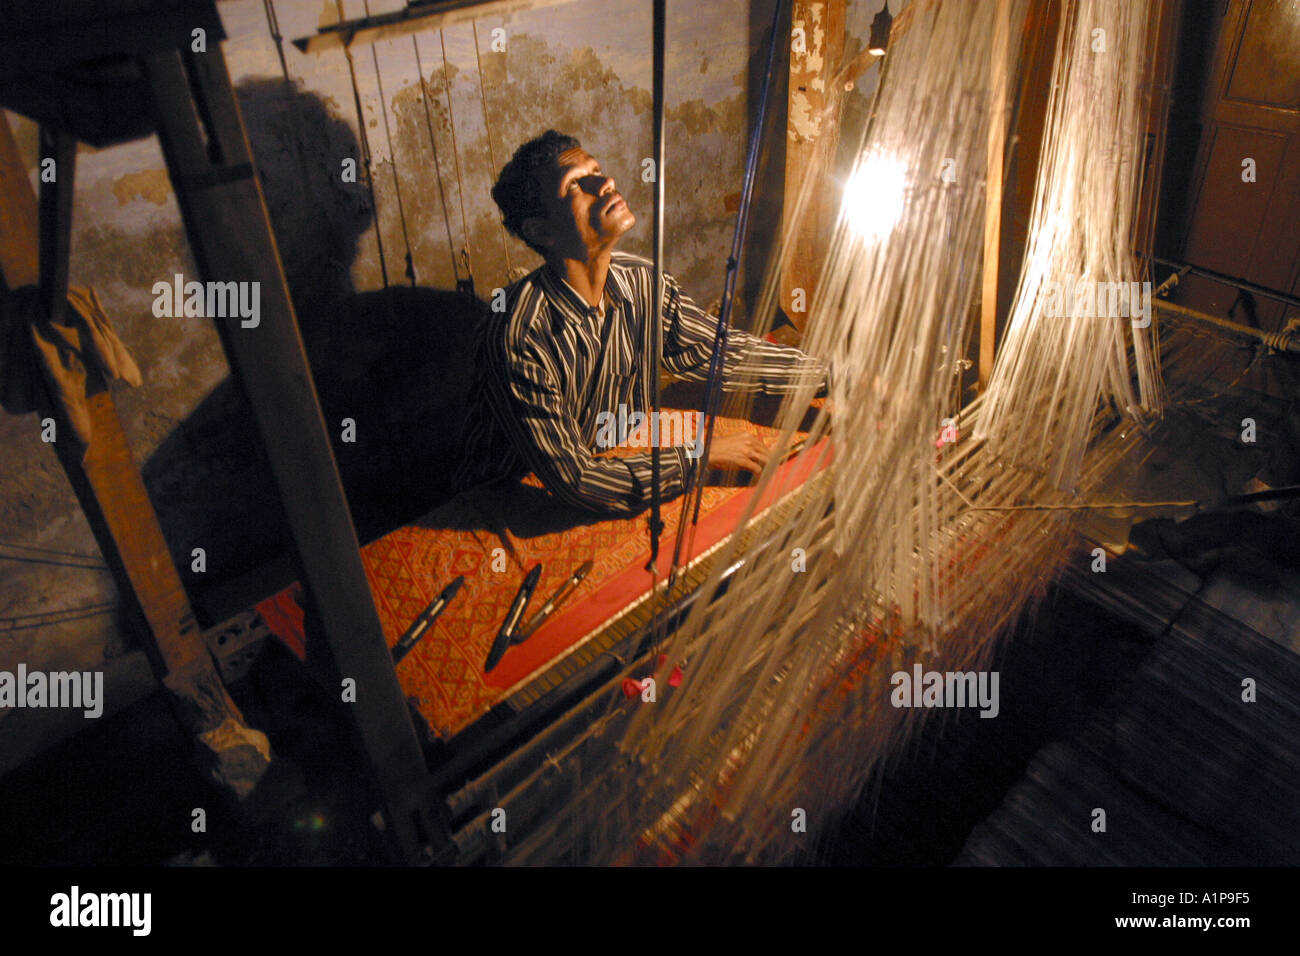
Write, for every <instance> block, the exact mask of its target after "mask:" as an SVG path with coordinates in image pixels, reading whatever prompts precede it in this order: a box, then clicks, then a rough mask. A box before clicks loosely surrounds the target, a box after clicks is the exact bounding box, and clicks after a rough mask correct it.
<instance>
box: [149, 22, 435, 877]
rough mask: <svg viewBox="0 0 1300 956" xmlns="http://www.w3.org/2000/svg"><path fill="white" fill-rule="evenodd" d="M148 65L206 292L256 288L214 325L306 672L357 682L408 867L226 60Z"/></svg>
mask: <svg viewBox="0 0 1300 956" xmlns="http://www.w3.org/2000/svg"><path fill="white" fill-rule="evenodd" d="M144 66H145V73H146V76H147V77H148V80H149V83H150V86H151V88H152V89H153V91H154V97H155V100H156V103H157V107H158V120H159V137H160V139H161V141H162V145H163V152H164V154H165V156H166V158H167V166H168V171H169V173H170V175H171V179H172V183H173V186H174V187H175V190H176V198H177V201H178V203H179V205H180V209H181V214H182V217H183V219H184V222H185V228H186V232H187V234H188V236H189V241H190V248H191V250H192V251H193V253H194V258H195V261H196V262H197V264H198V266H199V270H200V272H201V273H202V275H203V277H204V278H205V279H206V280H209V281H220V282H232V281H233V282H249V283H257V288H258V289H259V303H260V314H259V315H258V316H257V317H256V322H255V323H254V324H250V325H245V323H244V321H243V319H242V318H241V317H240V316H238V315H235V316H230V317H227V318H214V322H215V323H216V326H217V330H218V332H219V334H220V336H221V341H222V345H223V346H224V348H225V351H226V355H227V357H228V358H229V361H230V366H231V368H232V370H233V372H234V375H235V377H236V380H237V381H238V382H239V384H240V387H241V388H242V389H243V392H244V394H245V396H246V397H247V399H248V402H249V405H250V406H251V409H252V412H253V417H254V420H255V421H256V423H257V428H258V432H259V435H260V438H261V441H262V445H263V447H264V449H265V451H266V455H267V459H268V461H269V463H270V466H271V472H272V475H273V478H274V480H275V483H276V486H277V488H278V490H279V495H280V501H281V504H282V506H283V508H284V512H285V516H286V518H287V521H288V524H289V529H290V532H291V534H292V536H293V540H294V545H295V551H296V555H297V559H298V562H299V566H300V568H301V578H300V579H301V580H302V581H303V582H304V584H305V590H306V595H307V599H308V602H309V607H308V619H309V620H310V621H312V622H313V624H314V628H313V631H314V632H319V637H320V638H322V640H312V641H311V643H310V644H309V647H308V660H309V663H311V662H312V661H318V662H319V663H320V664H322V665H323V668H324V670H325V672H326V673H327V674H329V675H331V676H332V678H333V679H334V680H336V681H342V680H350V681H353V682H355V700H353V701H349V702H348V703H349V707H350V709H351V713H352V716H353V719H354V720H355V722H356V727H357V730H358V732H359V735H360V738H361V742H362V744H363V745H364V747H365V749H366V752H367V754H368V755H369V757H370V760H371V763H372V765H373V768H374V771H375V774H376V783H377V785H378V789H379V791H380V793H381V794H382V797H383V801H384V804H385V810H386V811H387V817H388V822H389V825H390V829H389V833H390V836H392V837H393V838H394V841H395V848H396V849H397V850H398V851H399V852H400V853H401V854H402V855H403V857H405V858H406V859H407V860H408V861H411V862H414V861H416V860H419V859H421V858H422V854H423V852H424V847H425V846H426V845H427V843H428V841H429V839H430V835H431V834H433V833H434V832H436V830H437V824H436V821H435V819H434V817H433V815H432V812H431V811H432V804H431V802H430V801H429V799H428V793H427V783H428V774H427V770H426V767H425V764H424V757H423V753H422V751H421V749H420V744H419V741H418V738H417V737H416V733H415V728H414V725H413V724H412V722H411V717H410V714H409V713H408V711H407V706H406V698H405V696H404V695H403V693H402V689H401V685H400V684H399V683H398V680H397V674H396V671H395V670H394V669H393V662H392V655H391V654H390V652H389V650H388V646H387V643H386V642H385V640H384V635H383V631H382V629H381V627H380V623H379V618H378V615H377V614H376V612H375V606H374V601H373V598H372V597H371V593H370V586H369V583H368V581H367V579H366V574H365V568H364V565H363V564H362V561H361V554H360V548H359V545H358V542H357V537H356V531H355V529H354V527H353V524H352V516H351V512H350V510H349V508H348V503H347V499H346V497H345V496H344V492H343V486H342V482H341V481H340V479H339V474H338V469H337V467H336V464H335V460H334V454H333V450H332V448H331V445H330V440H329V435H328V433H327V431H326V425H325V421H324V418H323V415H322V412H321V409H320V404H319V401H318V399H317V395H316V389H315V386H314V384H313V382H312V376H311V369H310V367H309V366H308V363H307V356H306V353H305V351H304V349H303V344H302V339H301V337H300V334H299V331H298V322H297V318H296V317H295V315H294V310H293V305H292V303H291V302H290V298H289V290H288V287H287V285H286V284H285V279H284V272H283V269H282V267H281V264H280V256H279V252H278V251H277V249H276V244H275V239H274V236H273V234H272V232H271V224H270V220H269V218H268V216H267V212H266V205H265V201H264V199H263V196H262V190H261V185H260V183H259V181H258V179H257V176H256V174H255V172H254V169H253V166H252V156H251V153H250V150H249V147H248V142H247V138H246V135H245V133H244V129H243V122H242V119H241V118H240V115H239V108H238V104H237V103H236V100H235V95H234V90H233V89H232V87H231V85H230V77H229V74H228V72H227V70H226V65H225V60H224V57H223V56H222V54H221V51H220V49H219V48H213V47H210V48H209V52H208V53H207V54H206V55H202V56H189V55H187V56H185V57H182V55H181V54H180V53H179V52H170V53H167V54H159V55H156V56H152V57H149V58H147V59H146V60H145V61H144ZM195 97H197V98H199V101H198V102H196V100H195ZM199 123H204V124H205V125H204V127H203V129H204V131H205V132H206V135H207V137H208V142H207V147H208V148H204V142H203V139H202V138H201V137H200V136H199V133H198V126H197V124H199ZM314 636H315V634H313V637H314ZM321 655H324V657H323V658H322V656H321ZM336 686H338V685H337V684H336Z"/></svg>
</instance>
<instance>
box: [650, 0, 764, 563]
mask: <svg viewBox="0 0 1300 956" xmlns="http://www.w3.org/2000/svg"><path fill="white" fill-rule="evenodd" d="M783 5H784V4H783V2H782V0H776V4H775V6H774V7H773V9H772V29H771V34H770V37H769V39H768V46H767V66H766V67H765V68H764V70H763V85H762V89H761V92H760V93H759V98H758V117H757V119H756V120H755V122H754V129H753V130H752V131H751V132H750V136H749V154H748V155H747V156H746V157H745V178H744V184H743V186H742V187H741V191H740V212H739V213H738V214H737V216H736V229H735V232H733V233H732V236H731V255H730V256H728V258H727V272H726V277H725V278H724V280H723V284H722V307H721V308H720V309H718V325H717V332H716V333H715V336H714V339H713V352H712V354H711V355H710V356H709V378H708V386H707V388H706V389H705V393H704V415H705V422H704V424H705V426H706V427H707V430H706V432H705V435H704V449H703V453H702V454H701V455H700V458H699V465H698V466H697V468H696V477H697V479H698V480H697V481H696V486H697V488H698V486H700V485H702V484H703V483H704V472H705V469H706V467H707V463H708V460H709V448H710V446H711V445H712V444H713V429H712V427H711V425H710V423H711V422H712V420H713V419H714V418H715V417H716V416H717V411H718V405H719V404H720V402H721V393H722V387H721V384H722V383H721V378H722V375H721V372H722V356H723V354H724V353H725V352H726V348H727V328H728V324H729V322H730V319H731V303H732V298H733V296H734V293H735V290H736V275H737V273H738V272H739V270H740V253H741V248H742V246H743V245H744V241H745V226H746V225H747V224H748V222H749V207H750V203H751V201H752V200H753V197H754V179H755V178H756V176H757V172H758V151H759V146H760V145H761V144H762V142H763V126H764V123H765V121H766V119H767V100H768V94H769V92H770V91H771V87H772V67H773V64H774V62H775V60H776V35H777V28H778V27H779V26H780V23H781V8H782V6H783ZM699 520H700V495H699V494H698V492H697V494H696V496H695V506H694V511H693V513H692V516H691V523H692V524H695V523H698V522H699ZM685 523H686V522H685V520H684V516H683V521H682V522H681V524H682V525H683V526H684V525H685ZM677 540H678V547H679V548H680V545H681V540H682V534H681V530H680V529H679V531H678V537H677ZM676 563H677V561H676V557H674V561H673V564H674V565H676Z"/></svg>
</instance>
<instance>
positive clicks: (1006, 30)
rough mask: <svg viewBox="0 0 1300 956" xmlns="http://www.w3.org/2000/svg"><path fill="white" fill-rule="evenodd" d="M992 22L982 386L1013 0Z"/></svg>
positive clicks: (990, 346)
mask: <svg viewBox="0 0 1300 956" xmlns="http://www.w3.org/2000/svg"><path fill="white" fill-rule="evenodd" d="M994 16H995V18H996V20H995V22H994V25H993V57H992V69H993V73H992V77H991V80H990V83H989V146H988V164H987V171H986V176H987V185H986V186H985V191H984V196H985V211H984V285H983V296H982V299H981V302H980V353H979V354H980V359H979V380H978V383H979V390H980V391H981V392H982V391H984V389H985V388H987V387H988V384H989V378H990V377H991V376H992V374H993V350H994V347H995V344H996V341H997V322H998V271H999V270H998V266H999V259H1000V254H999V241H1000V239H1001V234H1002V181H1003V180H1002V176H1003V170H1004V168H1005V167H1004V162H1003V161H1004V158H1005V157H1004V144H1005V142H1006V133H1007V121H1006V114H1007V85H1008V80H1007V48H1008V46H1009V43H1010V33H1011V0H998V8H997V12H996V13H995V14H994Z"/></svg>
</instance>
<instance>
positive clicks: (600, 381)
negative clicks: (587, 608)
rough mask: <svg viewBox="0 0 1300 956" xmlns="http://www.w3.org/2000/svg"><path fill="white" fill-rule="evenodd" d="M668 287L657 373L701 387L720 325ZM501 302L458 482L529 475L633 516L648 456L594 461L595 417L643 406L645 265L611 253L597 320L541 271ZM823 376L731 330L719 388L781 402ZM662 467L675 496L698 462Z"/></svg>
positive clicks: (798, 357)
mask: <svg viewBox="0 0 1300 956" xmlns="http://www.w3.org/2000/svg"><path fill="white" fill-rule="evenodd" d="M664 288H665V296H664V328H663V368H664V370H665V371H667V372H669V373H671V374H673V375H675V376H678V377H680V378H684V379H687V380H689V381H697V382H703V381H705V380H707V378H708V372H709V356H710V354H711V352H712V349H713V338H714V333H715V330H716V326H717V320H716V319H714V318H713V317H712V316H710V315H709V314H708V313H707V312H705V311H704V310H702V309H701V308H700V307H699V306H697V305H696V304H695V303H694V302H692V301H691V299H690V297H689V296H687V295H686V294H685V293H684V292H682V290H681V288H680V287H679V286H678V284H677V283H676V281H675V280H673V278H672V277H671V276H668V275H665V276H664ZM505 303H506V307H505V309H504V310H503V311H501V312H493V313H492V314H491V317H490V318H489V319H488V320H487V321H485V322H484V324H483V326H482V327H481V329H480V330H479V338H478V343H477V363H476V364H477V372H476V381H475V389H474V394H473V396H472V399H471V408H470V413H469V416H468V418H467V419H466V422H465V430H464V432H463V436H462V452H463V457H462V459H461V466H460V470H459V473H458V475H457V485H458V486H459V487H461V488H468V487H473V486H475V485H479V484H483V483H486V482H489V481H493V480H496V479H501V478H518V477H519V476H521V475H523V474H525V473H527V472H528V471H532V472H534V473H535V474H536V475H537V477H538V478H539V479H541V482H542V484H543V485H544V486H545V487H546V489H547V490H548V491H549V492H550V493H551V494H553V495H554V496H555V497H557V498H559V499H560V500H562V501H564V502H567V503H568V504H571V505H574V506H576V507H579V508H582V509H585V510H588V511H599V512H604V513H612V514H635V513H636V512H639V511H641V510H643V509H644V508H646V507H648V506H649V504H650V499H651V488H652V483H651V477H650V475H651V472H650V453H649V452H646V453H644V454H636V455H631V456H629V457H623V458H608V457H600V458H598V457H596V453H597V451H599V450H600V449H598V448H597V432H598V430H599V426H600V424H601V422H600V421H599V420H598V418H599V419H603V420H604V421H605V422H606V423H608V421H609V415H615V416H616V415H617V414H618V411H619V406H620V405H622V406H625V407H626V409H627V410H628V413H629V414H631V413H632V412H638V411H639V412H644V411H645V409H646V404H647V395H648V391H647V381H646V378H645V373H646V370H645V367H644V366H645V363H644V362H642V361H641V343H642V341H643V328H644V325H643V323H644V321H645V319H646V317H647V316H648V315H650V314H651V312H652V311H653V309H652V306H653V303H654V266H653V264H652V263H650V262H649V261H648V260H646V259H643V258H641V257H639V256H634V255H631V254H628V253H623V252H615V253H613V255H612V258H611V261H610V265H609V275H608V278H607V279H606V281H605V294H604V305H605V315H604V317H603V318H602V317H601V316H600V312H599V310H598V309H596V308H595V307H594V306H592V305H590V304H588V303H587V301H586V300H585V299H583V298H582V297H581V296H580V295H579V294H578V293H577V292H576V291H574V289H573V287H572V286H570V285H569V284H568V283H567V282H565V281H564V280H563V279H561V278H559V277H557V276H556V275H555V274H554V273H553V272H551V270H550V269H548V268H547V267H546V266H542V267H541V268H539V269H537V270H536V271H534V272H532V273H530V274H529V275H527V276H525V277H524V278H523V279H520V280H519V281H518V282H516V283H514V284H513V285H511V286H510V287H509V288H508V289H506V296H505ZM824 378H825V373H824V370H823V367H822V366H821V365H820V364H819V363H817V362H816V361H815V360H814V359H811V358H809V357H808V356H806V355H804V353H802V352H801V351H799V350H798V349H795V348H791V347H789V346H781V345H775V344H772V343H769V342H766V341H764V340H763V339H760V338H757V337H755V336H753V335H750V334H748V333H746V332H742V331H739V330H736V329H731V330H729V331H728V333H727V349H726V353H725V356H724V360H723V389H724V391H739V390H742V389H743V390H755V391H760V392H762V393H765V394H777V393H781V392H788V391H792V390H794V389H796V388H797V387H799V386H800V385H803V384H806V383H808V382H810V381H811V382H817V383H821V382H823V381H824ZM601 412H606V413H608V415H606V416H601V414H600V413H601ZM605 431H606V435H608V428H607V427H606V430H605ZM659 461H660V472H659V475H660V494H661V497H662V498H663V499H665V500H666V499H670V498H674V497H676V496H678V495H680V494H681V493H682V492H683V491H684V489H685V483H686V480H687V476H688V473H689V469H690V468H691V467H692V466H693V464H694V462H693V460H692V459H691V458H690V457H688V455H687V454H686V449H685V447H682V446H678V447H676V448H671V449H665V450H663V451H661V452H660V456H659Z"/></svg>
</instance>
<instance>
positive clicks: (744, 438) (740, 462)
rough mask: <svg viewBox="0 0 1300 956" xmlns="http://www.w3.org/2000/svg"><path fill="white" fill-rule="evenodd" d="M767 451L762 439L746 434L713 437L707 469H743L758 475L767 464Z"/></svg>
mask: <svg viewBox="0 0 1300 956" xmlns="http://www.w3.org/2000/svg"><path fill="white" fill-rule="evenodd" d="M768 453H769V449H768V447H767V445H765V444H763V441H762V439H760V438H758V437H757V436H756V435H751V434H749V433H748V432H740V433H739V434H736V435H726V436H723V435H714V436H713V444H712V445H710V446H709V467H710V468H721V469H734V468H743V469H744V470H745V471H750V472H753V473H754V474H758V473H759V472H760V471H762V470H763V466H764V465H766V464H767V457H768Z"/></svg>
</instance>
